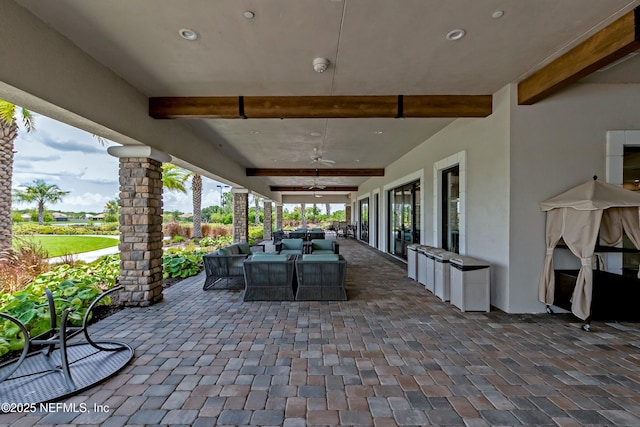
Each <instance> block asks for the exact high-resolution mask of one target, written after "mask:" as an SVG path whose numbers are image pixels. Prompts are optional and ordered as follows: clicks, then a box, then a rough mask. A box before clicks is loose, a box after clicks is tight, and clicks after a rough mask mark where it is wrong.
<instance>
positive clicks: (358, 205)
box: [356, 192, 371, 246]
mask: <svg viewBox="0 0 640 427" xmlns="http://www.w3.org/2000/svg"><path fill="white" fill-rule="evenodd" d="M364 199H369V202H368V205H369V240H368V241H367V244H368V245H369V246H371V192H369V193H365V194H363V195H361V196H358V198H357V199H356V202H357V203H356V206H357V208H358V214H357V215H356V219H357V223H358V230H357V232H358V235H357V236H356V239H357V240H360V233H361V232H362V221H361V219H362V212H360V201H362V200H364ZM363 241H364V240H363Z"/></svg>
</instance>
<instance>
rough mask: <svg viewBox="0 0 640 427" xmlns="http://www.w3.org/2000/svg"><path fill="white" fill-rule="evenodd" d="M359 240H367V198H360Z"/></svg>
mask: <svg viewBox="0 0 640 427" xmlns="http://www.w3.org/2000/svg"><path fill="white" fill-rule="evenodd" d="M360 240H364V241H365V242H368V241H369V198H368V197H367V198H366V199H362V200H360Z"/></svg>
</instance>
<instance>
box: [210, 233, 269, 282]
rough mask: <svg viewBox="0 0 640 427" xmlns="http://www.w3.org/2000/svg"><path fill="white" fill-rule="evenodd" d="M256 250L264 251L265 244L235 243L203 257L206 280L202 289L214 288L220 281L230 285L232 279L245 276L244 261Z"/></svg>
mask: <svg viewBox="0 0 640 427" xmlns="http://www.w3.org/2000/svg"><path fill="white" fill-rule="evenodd" d="M254 252H264V245H261V244H255V245H250V244H249V243H234V244H233V245H230V246H225V247H223V248H220V249H218V250H217V251H215V252H212V253H210V254H207V255H205V256H203V257H202V261H203V263H204V270H205V274H206V277H205V280H204V285H203V286H202V289H204V290H205V291H206V290H209V289H213V288H214V287H215V286H216V285H217V284H218V283H219V282H222V281H223V280H224V281H225V284H226V285H227V286H225V287H228V285H229V281H230V280H231V279H237V278H243V277H244V269H243V265H244V261H245V260H246V259H247V257H248V256H249V255H251V254H252V253H254Z"/></svg>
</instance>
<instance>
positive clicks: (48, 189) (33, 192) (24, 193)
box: [13, 179, 69, 225]
mask: <svg viewBox="0 0 640 427" xmlns="http://www.w3.org/2000/svg"><path fill="white" fill-rule="evenodd" d="M22 187H24V190H19V189H16V190H15V191H14V193H13V196H14V197H15V199H16V200H17V201H19V202H37V203H38V225H42V224H44V207H45V206H44V204H45V203H57V202H59V201H61V200H62V198H63V197H64V196H65V195H67V194H69V192H68V191H62V190H61V189H60V187H58V186H57V185H55V184H47V183H46V182H44V181H43V180H41V179H34V180H33V182H32V183H31V184H29V185H23V186H22Z"/></svg>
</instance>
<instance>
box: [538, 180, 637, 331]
mask: <svg viewBox="0 0 640 427" xmlns="http://www.w3.org/2000/svg"><path fill="white" fill-rule="evenodd" d="M639 206H640V193H636V192H634V191H629V190H625V189H624V188H622V187H619V186H616V185H612V184H607V183H605V182H601V181H598V180H591V181H589V182H586V183H584V184H581V185H579V186H577V187H575V188H573V189H571V190H569V191H566V192H564V193H562V194H559V195H557V196H555V197H552V198H551V199H548V200H545V201H544V202H541V203H540V209H542V210H543V211H546V212H547V223H546V234H545V241H546V245H547V251H546V256H545V260H544V267H543V270H542V276H541V277H540V284H539V287H538V299H539V300H540V301H541V302H543V303H545V304H553V296H554V291H555V279H554V273H553V250H554V248H555V247H556V245H557V244H558V241H559V240H560V239H561V238H562V239H563V240H564V241H565V243H566V244H567V246H568V247H569V249H570V250H571V252H572V253H573V254H574V255H575V256H577V257H578V258H580V261H581V262H580V264H581V267H580V271H579V273H578V278H577V280H576V287H575V289H574V291H573V297H572V299H571V311H572V312H573V314H575V315H576V316H577V317H579V318H580V319H583V320H584V319H586V318H588V317H589V315H590V312H591V294H592V289H593V270H592V262H591V260H592V257H593V254H594V250H595V247H596V240H597V239H598V233H599V234H600V244H602V245H604V246H615V245H617V244H618V243H620V242H621V241H622V235H623V230H624V233H626V234H627V236H628V237H629V239H631V241H632V242H633V244H634V245H635V246H636V248H640V216H639V214H638V207H639ZM639 276H640V272H639Z"/></svg>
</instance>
